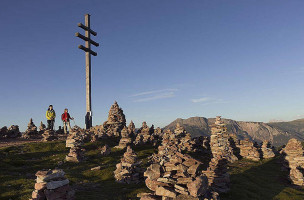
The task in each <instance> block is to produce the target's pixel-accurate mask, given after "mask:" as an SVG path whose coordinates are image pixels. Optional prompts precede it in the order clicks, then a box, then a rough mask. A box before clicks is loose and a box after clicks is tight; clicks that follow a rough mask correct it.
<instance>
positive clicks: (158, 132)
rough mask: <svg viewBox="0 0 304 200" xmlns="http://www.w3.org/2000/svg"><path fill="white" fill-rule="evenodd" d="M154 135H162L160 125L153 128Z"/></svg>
mask: <svg viewBox="0 0 304 200" xmlns="http://www.w3.org/2000/svg"><path fill="white" fill-rule="evenodd" d="M153 135H154V136H159V137H162V136H163V131H162V129H161V128H160V127H157V128H156V129H155V130H154V133H153Z"/></svg>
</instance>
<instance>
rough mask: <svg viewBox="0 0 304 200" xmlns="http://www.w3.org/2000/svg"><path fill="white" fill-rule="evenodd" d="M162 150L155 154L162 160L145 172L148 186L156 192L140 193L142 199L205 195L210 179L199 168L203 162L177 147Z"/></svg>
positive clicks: (184, 197)
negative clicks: (181, 151) (179, 150)
mask: <svg viewBox="0 0 304 200" xmlns="http://www.w3.org/2000/svg"><path fill="white" fill-rule="evenodd" d="M161 150H162V152H159V154H160V155H158V156H155V157H157V158H158V159H160V160H157V162H155V163H153V164H151V165H150V166H149V167H148V168H147V170H146V172H145V173H144V176H145V177H146V180H145V183H146V186H147V187H148V188H149V189H150V190H152V191H154V193H152V194H143V195H140V196H141V199H142V200H143V199H149V198H150V199H158V197H162V199H178V198H179V197H180V196H183V199H186V198H187V197H190V198H191V197H201V196H204V195H205V194H206V192H207V189H208V180H207V177H206V176H204V175H203V174H201V172H200V170H199V168H200V165H201V163H200V162H199V161H197V160H195V159H194V158H192V157H191V156H189V155H186V154H182V153H180V152H178V150H177V149H171V148H165V147H163V148H161Z"/></svg>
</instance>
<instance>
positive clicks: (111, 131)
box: [103, 101, 126, 137]
mask: <svg viewBox="0 0 304 200" xmlns="http://www.w3.org/2000/svg"><path fill="white" fill-rule="evenodd" d="M125 126H126V118H125V115H124V113H123V110H122V109H121V108H120V107H119V105H118V104H117V102H116V101H115V102H114V104H113V105H112V106H111V108H110V111H109V115H108V120H107V121H106V122H104V123H103V130H104V132H105V133H106V134H107V135H108V136H110V137H111V136H116V137H118V136H120V132H121V130H122V129H123V128H124V127H125Z"/></svg>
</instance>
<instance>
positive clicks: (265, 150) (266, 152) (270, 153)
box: [261, 140, 275, 159]
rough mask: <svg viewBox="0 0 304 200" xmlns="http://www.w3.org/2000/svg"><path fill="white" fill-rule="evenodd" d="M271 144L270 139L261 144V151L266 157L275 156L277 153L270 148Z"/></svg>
mask: <svg viewBox="0 0 304 200" xmlns="http://www.w3.org/2000/svg"><path fill="white" fill-rule="evenodd" d="M269 146H270V144H269V142H268V141H266V140H265V141H263V144H262V146H261V151H262V154H263V158H264V159H268V158H273V157H275V154H274V152H273V150H272V148H270V147H269Z"/></svg>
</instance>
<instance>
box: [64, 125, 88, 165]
mask: <svg viewBox="0 0 304 200" xmlns="http://www.w3.org/2000/svg"><path fill="white" fill-rule="evenodd" d="M83 140H84V135H83V133H82V132H81V131H80V129H72V130H71V131H70V133H69V135H68V137H67V140H66V147H69V148H70V152H69V154H68V155H67V156H66V157H65V160H66V161H68V162H81V161H82V160H84V151H85V150H84V149H83V148H82V147H83Z"/></svg>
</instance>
